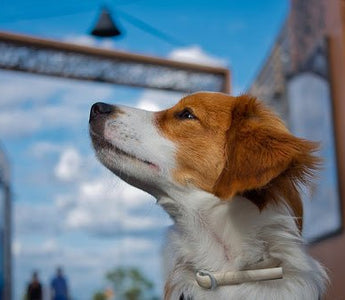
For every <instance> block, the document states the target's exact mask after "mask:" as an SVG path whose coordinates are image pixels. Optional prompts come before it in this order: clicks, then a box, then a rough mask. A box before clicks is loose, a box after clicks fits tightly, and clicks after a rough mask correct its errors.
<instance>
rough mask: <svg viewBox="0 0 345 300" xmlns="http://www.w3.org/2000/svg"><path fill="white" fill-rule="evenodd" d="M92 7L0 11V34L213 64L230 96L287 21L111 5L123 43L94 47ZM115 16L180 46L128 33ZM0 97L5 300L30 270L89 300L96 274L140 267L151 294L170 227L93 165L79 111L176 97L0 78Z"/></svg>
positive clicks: (25, 4)
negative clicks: (6, 180)
mask: <svg viewBox="0 0 345 300" xmlns="http://www.w3.org/2000/svg"><path fill="white" fill-rule="evenodd" d="M126 2H128V3H126ZM102 4H104V1H94V0H92V1H91V0H84V1H65V0H62V1H42V0H32V1H24V0H22V1H19V0H11V1H9V0H0V5H1V10H0V30H5V31H13V32H17V33H24V34H30V35H37V36H41V37H46V38H55V39H60V40H64V41H72V42H77V43H84V44H88V45H98V46H106V47H113V48H116V49H120V50H125V51H131V52H139V53H143V54H148V55H158V56H162V57H172V58H175V59H182V58H183V56H186V55H187V56H188V57H191V56H193V57H194V59H195V60H196V61H199V62H207V63H221V64H223V65H226V66H228V67H230V68H231V72H232V84H233V92H234V93H235V94H237V93H240V92H243V91H244V90H245V89H246V88H247V87H248V85H249V84H250V82H251V81H252V79H253V78H254V76H255V74H256V72H257V71H258V70H259V68H260V66H261V64H262V62H263V60H264V58H265V56H266V54H267V53H268V51H269V49H270V46H271V45H272V43H273V41H274V39H275V37H276V34H277V33H278V31H279V29H280V26H281V24H282V22H283V20H284V18H285V16H286V14H287V10H288V1H286V0H284V1H275V0H268V1H249V0H243V1H211V0H209V1H200V0H199V1H196V0H192V1H182V0H174V1H170V0H169V1H156V0H146V1H144V0H141V1H140V0H137V1H120V0H118V1H116V0H114V1H108V2H106V4H107V5H108V7H110V8H111V9H112V10H113V12H114V15H115V16H117V17H116V19H117V22H118V23H119V25H120V26H121V27H122V28H123V30H124V31H125V35H124V36H123V37H121V38H119V39H115V40H111V41H97V40H94V39H92V38H91V37H89V36H88V35H87V34H88V32H89V31H90V29H91V27H92V24H93V23H94V22H95V19H96V17H97V15H98V13H99V8H100V6H101V5H102ZM123 12H124V13H127V14H130V15H132V16H134V17H136V18H139V19H141V20H143V21H145V22H146V23H148V24H150V25H152V26H154V27H156V28H158V29H160V30H161V31H163V32H165V33H167V34H169V35H171V36H173V37H174V38H175V39H177V40H179V41H180V43H175V44H170V43H167V42H165V41H162V40H160V39H157V38H156V37H153V36H151V35H150V34H148V33H145V32H143V31H141V30H139V29H137V28H136V27H135V26H133V25H131V24H130V23H128V22H127V21H126V19H125V18H124V17H123V16H124V14H123ZM0 92H1V99H0V140H1V142H2V144H3V145H4V147H5V149H6V151H7V153H8V156H9V158H10V161H11V163H12V171H13V172H12V180H13V189H14V199H15V204H14V222H15V224H14V225H15V226H14V242H13V249H14V283H15V295H16V298H15V299H20V297H21V295H22V293H23V289H24V287H25V284H26V283H27V281H28V279H29V277H30V274H31V271H32V270H33V269H38V270H39V271H40V276H41V278H42V280H43V283H45V284H47V282H48V281H49V278H50V276H51V275H52V273H53V271H54V268H55V267H56V266H57V265H63V266H64V268H65V270H66V273H67V275H68V277H69V280H70V284H71V289H72V295H73V297H74V298H75V299H83V300H84V299H90V298H91V295H92V293H93V292H94V291H95V290H96V289H99V288H102V287H104V286H106V283H105V282H104V281H103V280H102V279H103V274H104V273H105V272H106V271H107V270H109V268H111V267H113V266H116V265H120V264H127V265H137V266H139V267H140V268H141V269H142V270H143V271H144V272H145V273H146V274H147V275H148V276H149V277H150V278H151V279H152V280H154V281H155V283H156V284H157V289H158V290H159V288H160V287H161V283H162V282H161V279H160V278H161V273H160V252H161V250H160V249H161V243H162V236H163V233H164V230H165V228H166V226H167V225H169V224H170V220H169V219H168V218H167V217H166V215H165V214H164V213H163V212H162V211H161V210H160V209H159V208H158V207H156V206H155V204H154V199H152V198H151V197H150V196H148V195H146V194H144V193H143V192H141V191H138V190H136V189H134V188H131V187H129V186H127V185H125V184H124V183H122V182H120V181H118V180H116V179H115V178H114V177H113V176H112V175H111V174H109V172H107V171H106V170H105V169H104V168H102V167H101V166H100V164H99V163H98V162H97V161H96V159H95V158H94V156H93V152H92V149H91V147H90V142H89V138H88V131H87V129H88V128H87V125H88V124H87V119H88V110H89V108H90V105H91V104H92V103H93V102H95V101H98V100H103V101H108V102H113V103H122V104H126V105H133V106H137V107H142V108H153V109H154V108H155V109H159V108H163V107H167V106H169V105H172V104H173V103H174V102H176V101H177V100H178V99H179V97H180V96H181V95H179V94H178V93H168V92H160V91H151V90H143V89H129V88H126V87H119V86H112V85H106V84H99V83H87V82H79V81H69V80H64V79H55V78H47V77H42V76H32V75H28V74H22V73H15V72H4V71H1V72H0Z"/></svg>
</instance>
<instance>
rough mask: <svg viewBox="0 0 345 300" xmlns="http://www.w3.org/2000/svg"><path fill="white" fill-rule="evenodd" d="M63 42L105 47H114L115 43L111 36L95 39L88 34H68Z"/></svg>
mask: <svg viewBox="0 0 345 300" xmlns="http://www.w3.org/2000/svg"><path fill="white" fill-rule="evenodd" d="M64 41H65V42H68V43H72V44H77V45H82V46H91V47H99V48H106V49H113V48H115V43H114V41H113V39H111V38H104V39H97V38H94V37H92V36H90V35H70V36H68V37H66V38H65V39H64Z"/></svg>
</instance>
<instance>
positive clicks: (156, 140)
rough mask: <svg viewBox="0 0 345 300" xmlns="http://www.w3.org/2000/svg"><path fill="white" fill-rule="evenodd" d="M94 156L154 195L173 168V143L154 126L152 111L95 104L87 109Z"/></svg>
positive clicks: (131, 182)
mask: <svg viewBox="0 0 345 300" xmlns="http://www.w3.org/2000/svg"><path fill="white" fill-rule="evenodd" d="M90 135H91V138H92V142H93V145H94V148H95V150H96V155H97V157H98V158H99V159H100V161H101V162H102V163H103V164H104V165H105V166H106V167H107V168H108V169H110V170H111V171H112V172H114V173H115V174H116V175H118V176H119V177H120V178H122V179H123V180H125V181H127V182H128V183H130V184H132V185H134V186H136V187H138V188H141V189H143V190H145V191H147V192H149V193H151V194H153V195H154V196H157V193H158V194H160V193H162V192H163V191H162V188H163V186H164V185H165V183H166V182H167V181H168V177H169V173H170V172H169V171H170V170H171V169H173V168H174V163H175V162H174V152H175V147H174V144H173V143H172V142H171V141H169V140H168V139H166V138H164V137H163V136H162V135H161V134H160V133H159V131H158V129H157V127H156V126H155V116H154V113H153V112H148V111H144V110H140V109H135V108H130V107H126V106H114V105H109V104H105V103H96V104H94V105H93V106H92V108H91V112H90Z"/></svg>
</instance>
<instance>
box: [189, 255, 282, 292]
mask: <svg viewBox="0 0 345 300" xmlns="http://www.w3.org/2000/svg"><path fill="white" fill-rule="evenodd" d="M279 265H280V261H279V260H277V259H275V258H269V259H266V260H264V261H261V262H259V263H257V264H255V265H253V266H252V267H251V269H250V270H242V271H232V272H209V271H206V270H198V271H197V272H196V274H195V278H196V281H197V283H198V284H199V286H201V287H203V288H205V289H211V290H214V289H216V288H217V287H218V286H224V285H233V284H240V283H244V282H253V281H263V280H274V279H281V278H283V268H282V267H280V266H279ZM265 266H266V268H265Z"/></svg>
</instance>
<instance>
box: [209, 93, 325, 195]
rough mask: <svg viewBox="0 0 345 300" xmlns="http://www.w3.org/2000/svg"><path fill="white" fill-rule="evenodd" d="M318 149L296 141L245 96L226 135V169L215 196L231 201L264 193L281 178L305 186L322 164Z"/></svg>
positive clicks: (235, 108) (234, 108) (271, 115)
mask: <svg viewBox="0 0 345 300" xmlns="http://www.w3.org/2000/svg"><path fill="white" fill-rule="evenodd" d="M317 148H318V145H317V144H316V143H312V142H309V141H306V140H303V139H299V138H297V137H294V136H293V135H292V134H291V133H290V132H289V131H288V130H287V129H286V127H285V125H284V124H283V122H282V121H281V120H280V119H279V118H278V117H277V116H276V115H275V114H274V113H272V112H271V111H270V110H269V109H267V108H266V107H265V106H264V105H263V104H262V103H261V102H259V101H257V100H256V99H255V98H253V97H250V96H247V95H243V96H240V97H237V98H236V100H235V102H234V104H233V106H232V108H231V123H230V127H229V129H228V131H227V132H226V145H225V155H226V159H225V161H226V162H225V166H224V168H223V171H222V172H221V174H220V176H219V178H218V180H217V182H216V184H215V186H214V194H215V195H216V196H218V197H220V198H221V199H229V198H231V197H232V196H234V195H235V194H241V193H245V192H248V191H253V190H262V189H264V188H265V187H267V186H268V185H269V184H270V183H271V182H272V181H273V180H274V179H275V178H277V177H278V176H280V175H281V174H283V173H284V174H285V175H286V176H288V177H289V180H290V179H291V180H293V182H292V184H293V186H295V183H296V182H301V183H303V184H305V183H306V181H307V180H308V178H309V177H310V176H311V175H312V173H313V171H314V170H315V169H316V168H317V165H318V163H319V160H318V158H317V157H315V156H313V155H312V152H314V151H315V150H317Z"/></svg>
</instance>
